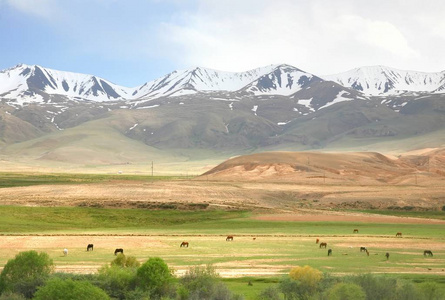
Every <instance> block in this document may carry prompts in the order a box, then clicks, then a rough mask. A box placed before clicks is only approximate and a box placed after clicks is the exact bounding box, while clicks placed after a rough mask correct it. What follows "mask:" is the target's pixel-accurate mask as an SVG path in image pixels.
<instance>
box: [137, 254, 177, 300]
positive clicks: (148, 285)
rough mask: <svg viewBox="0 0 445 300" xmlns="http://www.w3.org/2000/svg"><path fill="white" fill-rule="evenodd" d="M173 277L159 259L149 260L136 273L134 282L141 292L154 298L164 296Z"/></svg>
mask: <svg viewBox="0 0 445 300" xmlns="http://www.w3.org/2000/svg"><path fill="white" fill-rule="evenodd" d="M172 279H173V275H172V271H171V270H170V269H169V268H168V266H167V264H166V263H165V262H164V261H163V260H162V259H161V258H159V257H154V258H150V259H149V260H148V261H146V262H145V263H144V264H142V265H141V266H140V267H139V268H138V269H137V272H136V282H137V285H138V287H139V288H141V289H142V290H143V291H149V292H150V296H152V297H154V298H156V297H160V296H163V295H166V294H167V293H168V291H169V288H170V287H171V283H172Z"/></svg>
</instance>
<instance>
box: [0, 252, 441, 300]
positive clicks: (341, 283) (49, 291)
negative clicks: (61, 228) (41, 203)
mask: <svg viewBox="0 0 445 300" xmlns="http://www.w3.org/2000/svg"><path fill="white" fill-rule="evenodd" d="M53 271H54V265H53V261H52V260H51V259H50V257H49V256H48V254H46V253H37V252H36V251H27V252H21V253H19V254H18V255H17V256H16V257H15V258H14V259H11V260H9V261H8V262H7V264H6V265H5V267H4V269H3V271H2V273H1V274H0V293H1V295H0V300H6V299H9V300H14V299H15V300H23V299H37V300H59V299H60V300H61V299H63V300H71V299H72V300H77V299H91V300H96V299H97V300H102V299H129V300H143V299H165V300H167V299H175V300H206V299H209V300H210V299H215V300H238V299H243V297H242V296H240V295H236V294H233V293H232V292H231V291H230V290H229V289H228V288H227V286H226V285H225V284H224V283H223V282H222V281H221V280H220V279H219V276H218V274H217V273H216V272H215V269H214V268H213V267H212V266H207V267H200V266H196V267H192V268H190V269H189V270H188V271H187V272H186V274H185V276H183V277H181V278H180V279H178V278H175V277H174V276H173V272H172V270H171V269H169V267H168V266H167V264H166V263H165V262H164V261H163V260H162V259H161V258H157V257H155V258H150V259H149V260H148V261H146V262H145V263H143V264H140V263H139V262H138V261H137V259H136V258H135V257H131V256H129V257H126V256H125V255H123V254H119V255H118V256H117V257H116V259H115V260H113V261H112V262H111V264H109V265H106V266H104V267H102V268H101V269H99V271H98V273H97V274H90V275H74V274H65V273H53ZM257 298H258V300H282V299H286V300H300V299H303V300H304V299H307V300H311V299H321V300H325V299H326V300H337V299H338V300H348V299H354V300H374V299H375V300H385V299H388V300H393V299H394V300H399V299H400V300H411V299H412V300H423V299H425V300H427V299H428V300H443V299H445V291H443V290H441V289H440V288H439V287H438V285H437V284H435V283H432V282H426V283H422V284H419V285H415V284H413V283H412V282H409V281H401V280H397V279H394V278H390V277H384V276H375V275H370V274H365V275H356V276H345V277H334V276H329V275H328V274H323V273H322V272H320V271H319V270H316V269H314V268H311V267H309V266H304V267H295V268H293V269H292V270H291V271H290V273H289V276H286V278H283V279H282V280H281V281H280V282H279V283H278V284H276V285H275V286H270V287H269V288H267V289H265V290H263V291H262V292H261V293H260V294H259V295H258V297H257Z"/></svg>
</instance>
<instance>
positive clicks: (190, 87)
mask: <svg viewBox="0 0 445 300" xmlns="http://www.w3.org/2000/svg"><path fill="white" fill-rule="evenodd" d="M276 67H277V66H276V65H269V66H266V67H261V68H256V69H253V70H249V71H246V72H224V71H217V70H212V69H206V68H199V67H198V68H194V69H189V70H179V71H174V72H172V73H170V74H167V75H165V76H163V77H161V78H158V79H156V80H153V81H150V82H147V83H145V84H144V85H142V86H140V87H139V88H137V89H136V90H135V91H134V92H133V93H132V96H133V98H159V97H163V96H180V95H186V94H194V93H197V92H199V91H203V92H205V91H229V92H233V91H237V90H239V89H241V88H243V87H245V86H246V85H248V84H249V83H251V82H252V81H254V80H256V79H257V78H259V77H261V76H263V75H265V74H268V73H270V72H272V71H273V70H274V69H275V68H276Z"/></svg>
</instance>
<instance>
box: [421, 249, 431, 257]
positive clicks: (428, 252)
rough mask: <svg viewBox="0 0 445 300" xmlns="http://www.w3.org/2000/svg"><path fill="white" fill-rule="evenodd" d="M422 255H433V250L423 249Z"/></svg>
mask: <svg viewBox="0 0 445 300" xmlns="http://www.w3.org/2000/svg"><path fill="white" fill-rule="evenodd" d="M423 256H433V252H431V250H425V251H423Z"/></svg>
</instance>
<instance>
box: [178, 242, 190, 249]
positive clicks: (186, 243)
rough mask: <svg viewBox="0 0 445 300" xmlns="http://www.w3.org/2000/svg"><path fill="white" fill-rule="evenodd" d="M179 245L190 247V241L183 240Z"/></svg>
mask: <svg viewBox="0 0 445 300" xmlns="http://www.w3.org/2000/svg"><path fill="white" fill-rule="evenodd" d="M179 247H187V248H188V247H189V242H182V243H181V246H179Z"/></svg>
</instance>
